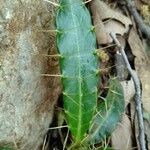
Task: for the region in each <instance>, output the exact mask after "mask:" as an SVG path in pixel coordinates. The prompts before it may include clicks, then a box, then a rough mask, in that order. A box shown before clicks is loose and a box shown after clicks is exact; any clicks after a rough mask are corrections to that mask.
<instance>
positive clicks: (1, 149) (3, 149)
mask: <svg viewBox="0 0 150 150" xmlns="http://www.w3.org/2000/svg"><path fill="white" fill-rule="evenodd" d="M0 150H13V149H12V148H8V147H0Z"/></svg>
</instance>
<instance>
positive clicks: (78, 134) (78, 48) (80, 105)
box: [69, 0, 82, 137]
mask: <svg viewBox="0 0 150 150" xmlns="http://www.w3.org/2000/svg"><path fill="white" fill-rule="evenodd" d="M69 1H70V4H72V3H71V2H72V1H71V0H69ZM70 8H71V15H72V19H73V24H74V26H75V27H76V23H75V20H74V14H73V10H72V5H71V6H70ZM75 34H76V43H77V50H78V66H79V67H78V68H79V80H80V82H79V114H78V116H79V121H78V125H77V137H80V136H81V135H80V134H81V120H82V117H81V116H82V98H81V94H82V88H81V70H80V65H81V63H80V46H79V42H78V40H79V38H78V34H77V31H76V32H75Z"/></svg>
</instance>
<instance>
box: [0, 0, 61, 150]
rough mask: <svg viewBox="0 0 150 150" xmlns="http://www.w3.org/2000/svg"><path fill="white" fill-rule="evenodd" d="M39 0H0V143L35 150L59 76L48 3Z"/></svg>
mask: <svg viewBox="0 0 150 150" xmlns="http://www.w3.org/2000/svg"><path fill="white" fill-rule="evenodd" d="M48 5H49V4H48V3H46V2H44V1H40V0H13V1H12V0H0V146H5V145H8V146H9V147H13V148H15V149H19V150H39V149H40V148H39V147H40V145H41V143H42V142H43V139H44V136H45V134H46V132H47V130H48V127H49V124H50V122H51V120H52V117H53V109H54V104H55V103H56V101H57V99H58V96H59V93H60V79H58V78H50V77H42V76H41V74H43V73H53V74H54V73H58V71H59V68H58V59H56V58H55V59H52V58H49V57H45V56H43V55H41V54H47V53H48V52H49V51H55V48H54V47H55V46H54V36H52V35H51V34H50V33H44V32H41V31H40V30H41V29H52V24H53V21H52V20H53V19H52V14H53V11H52V8H51V7H50V6H48Z"/></svg>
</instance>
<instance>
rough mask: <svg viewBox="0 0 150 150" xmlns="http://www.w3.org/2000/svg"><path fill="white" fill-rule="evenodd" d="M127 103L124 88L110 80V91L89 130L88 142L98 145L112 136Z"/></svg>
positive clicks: (114, 80) (99, 107)
mask: <svg viewBox="0 0 150 150" xmlns="http://www.w3.org/2000/svg"><path fill="white" fill-rule="evenodd" d="M124 107H125V102H124V93H123V88H122V85H121V84H120V82H119V81H118V80H117V79H116V78H113V79H110V81H109V91H108V94H107V96H106V98H105V100H104V102H102V103H100V104H99V106H98V109H97V110H98V113H97V114H96V116H95V117H94V119H93V123H92V125H91V128H90V130H89V135H88V138H87V139H88V142H90V143H91V144H96V143H99V142H101V141H102V140H104V138H106V137H108V136H110V135H111V133H112V132H113V130H114V129H115V127H116V126H117V124H118V123H119V121H121V118H122V114H123V112H124Z"/></svg>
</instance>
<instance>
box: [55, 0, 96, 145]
mask: <svg viewBox="0 0 150 150" xmlns="http://www.w3.org/2000/svg"><path fill="white" fill-rule="evenodd" d="M59 3H60V7H59V9H58V11H57V16H56V27H57V31H58V34H57V47H58V51H59V53H60V55H61V56H62V57H61V58H60V69H61V73H62V85H63V103H64V110H65V114H66V119H67V124H68V125H69V128H70V130H71V133H72V135H73V137H74V140H75V142H81V140H82V139H83V138H84V135H85V134H86V132H87V130H88V128H89V125H90V121H91V120H92V118H93V115H94V111H95V109H96V100H97V83H98V76H97V74H96V72H97V68H98V59H97V56H95V55H94V51H95V49H96V36H95V33H94V32H93V30H92V29H93V27H92V24H91V18H90V14H89V12H88V10H87V8H86V7H85V6H84V3H83V1H82V0H59Z"/></svg>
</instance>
